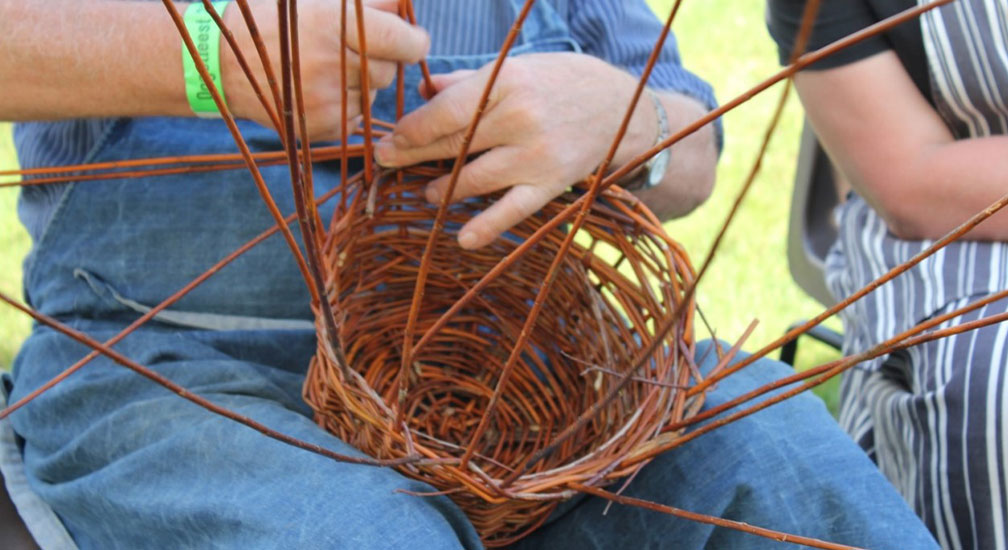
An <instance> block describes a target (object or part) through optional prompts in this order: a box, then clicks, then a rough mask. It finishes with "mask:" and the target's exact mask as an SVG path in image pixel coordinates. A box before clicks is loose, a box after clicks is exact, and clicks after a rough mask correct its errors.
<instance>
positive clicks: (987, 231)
mask: <svg viewBox="0 0 1008 550" xmlns="http://www.w3.org/2000/svg"><path fill="white" fill-rule="evenodd" d="M795 87H796V89H797V90H798V93H799V95H800V96H801V99H802V103H803V104H804V105H805V111H806V114H807V115H808V118H809V120H810V121H811V122H812V126H813V127H814V128H815V131H816V134H817V135H818V136H819V139H820V141H821V142H822V143H823V145H824V146H825V148H826V151H827V152H828V153H829V155H830V158H831V159H832V160H833V162H834V163H835V164H836V166H837V167H838V168H839V169H840V171H841V172H842V173H843V174H844V176H846V178H847V180H848V181H849V182H850V183H851V185H852V186H853V187H854V189H855V190H857V191H858V193H859V194H860V195H861V196H862V197H864V198H865V200H867V201H868V203H869V204H871V205H872V207H873V208H875V210H876V211H877V212H878V213H879V214H880V215H881V216H882V217H883V219H885V221H886V224H887V225H888V227H889V230H890V231H891V232H892V233H893V234H895V235H896V236H898V237H901V238H905V239H935V238H939V237H941V236H943V235H945V234H946V233H947V232H948V231H949V230H950V229H952V228H954V227H956V226H958V225H959V224H961V223H962V222H963V221H965V220H966V219H968V218H969V217H970V216H972V215H973V214H975V213H977V212H979V211H980V210H982V209H984V208H986V207H987V206H988V205H990V204H991V203H992V202H994V201H995V200H997V199H998V198H1000V197H1001V196H1002V195H1004V194H1005V193H1008V155H1006V152H1008V137H1006V136H995V137H986V138H975V139H963V140H956V139H955V137H954V136H953V135H952V133H951V132H950V131H949V129H948V127H947V126H946V125H945V123H944V122H943V121H942V119H941V117H940V116H939V115H938V113H937V112H936V111H935V110H934V108H933V107H932V106H931V105H930V104H929V103H928V102H927V100H926V98H925V97H924V96H923V95H922V94H921V93H920V92H919V91H918V90H917V88H916V86H915V85H914V84H913V82H912V81H911V80H910V77H909V76H908V75H907V73H906V71H905V70H904V69H903V67H902V65H901V64H900V62H899V60H898V59H897V57H896V55H895V54H894V53H893V52H891V51H886V52H883V53H880V54H876V55H874V56H871V57H867V58H865V59H862V60H859V61H857V62H853V63H850V64H848V65H844V66H841V67H837V68H833V69H828V70H823V71H806V72H802V73H799V74H798V75H796V77H795ZM967 238H970V239H987V240H1008V214H1004V213H1001V214H998V215H996V216H994V217H992V218H991V219H990V220H989V221H987V222H985V223H984V224H982V225H980V226H979V227H977V228H976V229H975V230H974V231H972V232H970V233H969V234H968V235H967Z"/></svg>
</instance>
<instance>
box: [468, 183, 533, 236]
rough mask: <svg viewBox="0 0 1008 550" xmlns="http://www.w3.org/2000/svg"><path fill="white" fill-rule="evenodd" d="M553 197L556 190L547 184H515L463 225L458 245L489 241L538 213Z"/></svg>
mask: <svg viewBox="0 0 1008 550" xmlns="http://www.w3.org/2000/svg"><path fill="white" fill-rule="evenodd" d="M552 198H553V193H552V192H551V191H550V190H549V189H548V188H546V187H542V186H537V185H526V184H522V185H516V186H515V187H512V188H511V190H510V191H508V192H507V193H506V194H505V195H504V196H503V197H501V199H500V200H499V201H497V202H495V203H494V204H492V205H491V206H490V208H487V209H486V210H484V211H483V212H481V213H480V214H479V215H478V216H476V217H475V218H473V219H471V220H469V222H468V223H466V224H465V225H463V226H462V229H460V230H459V236H458V241H459V245H460V246H461V247H462V248H466V249H473V248H479V247H481V246H486V245H488V244H490V243H491V242H492V241H493V240H494V239H496V238H497V237H498V236H499V235H500V234H501V233H503V232H505V231H507V230H508V229H510V228H511V227H512V226H514V225H515V224H517V223H518V222H520V221H522V220H523V219H525V218H527V217H529V216H531V215H532V214H534V213H536V212H538V211H539V210H540V209H542V207H543V206H544V205H546V203H548V202H549V201H550V199H552Z"/></svg>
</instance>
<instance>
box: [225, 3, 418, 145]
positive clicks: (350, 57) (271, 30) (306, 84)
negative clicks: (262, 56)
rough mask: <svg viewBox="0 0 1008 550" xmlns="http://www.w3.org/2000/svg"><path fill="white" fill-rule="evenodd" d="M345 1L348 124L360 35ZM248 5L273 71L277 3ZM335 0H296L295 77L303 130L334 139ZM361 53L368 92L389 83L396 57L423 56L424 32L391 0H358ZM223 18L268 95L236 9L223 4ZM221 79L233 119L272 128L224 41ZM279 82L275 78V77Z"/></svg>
mask: <svg viewBox="0 0 1008 550" xmlns="http://www.w3.org/2000/svg"><path fill="white" fill-rule="evenodd" d="M343 1H346V2H347V24H346V42H347V55H346V61H347V67H346V74H347V83H346V85H347V87H348V90H349V95H348V97H347V117H348V119H349V120H351V121H352V122H351V124H350V126H349V127H350V129H351V130H352V129H353V128H354V127H355V126H356V123H355V122H356V119H358V118H359V116H360V115H361V105H362V102H361V87H360V86H361V71H360V59H361V58H360V55H359V53H358V52H359V51H360V42H361V41H360V36H359V35H358V32H357V19H356V18H357V14H356V10H355V8H354V2H353V1H352V0H343ZM250 7H251V10H252V13H253V16H254V17H255V20H256V24H257V26H258V28H259V32H260V33H261V34H262V36H263V41H264V42H265V44H266V48H267V50H268V52H269V55H270V63H271V64H272V66H273V71H274V73H275V74H277V76H278V77H279V71H280V47H279V42H280V39H279V30H278V25H277V9H276V8H277V3H276V2H274V1H270V0H266V1H256V2H252V3H251V5H250ZM340 9H341V7H340V0H302V1H301V2H298V23H299V34H298V39H299V45H300V55H301V82H302V88H303V94H304V102H305V117H306V120H307V125H308V137H309V138H310V139H312V140H336V139H339V138H340V137H341V136H340V126H341V124H340V117H341V112H342V108H341V104H340V101H341V89H342V86H343V83H342V81H341V73H342V71H341V70H340V32H339V31H340ZM361 15H362V17H363V21H364V32H365V37H366V45H367V58H368V74H367V77H368V84H369V88H370V91H371V94H370V97H369V98H367V101H368V104H370V102H371V101H373V100H374V93H375V92H376V91H377V90H378V89H380V88H384V87H387V86H389V85H390V84H391V83H392V82H393V80H394V79H395V74H396V63H398V62H403V63H416V62H418V61H420V60H421V59H423V58H424V56H426V55H427V50H428V48H429V46H430V38H429V37H428V35H427V33H426V32H425V31H424V30H423V29H421V28H420V27H416V26H413V25H410V24H409V23H408V22H406V21H404V20H403V19H401V18H400V17H399V16H398V14H397V2H396V0H365V1H364V10H363V12H362V14H361ZM224 23H225V24H226V25H227V27H228V28H229V29H231V31H232V33H234V36H235V40H236V41H237V43H238V44H239V46H240V48H241V50H242V52H243V54H244V56H245V59H246V61H247V62H248V64H249V66H250V67H251V68H252V71H253V72H254V73H255V76H256V78H257V79H258V81H259V85H260V87H261V88H262V89H263V92H264V93H265V94H266V96H267V98H269V99H270V101H272V99H271V98H272V94H271V93H270V92H269V87H268V83H267V80H266V72H265V71H264V70H263V68H262V63H261V62H260V61H259V55H258V53H257V52H256V49H255V44H254V43H253V42H252V37H251V36H250V35H249V32H248V31H247V29H246V26H245V20H244V18H243V17H242V14H241V10H240V9H239V8H238V6H237V5H233V4H229V5H228V8H227V10H226V11H225V12H224ZM221 73H222V74H221V79H222V80H223V83H224V93H225V97H226V98H227V102H228V107H229V108H230V109H231V111H232V112H233V113H234V114H235V116H237V117H240V118H248V119H252V120H254V121H256V122H258V123H260V124H263V125H264V126H267V127H271V126H272V125H273V124H272V121H271V120H270V118H269V116H268V115H267V114H266V110H265V109H263V107H262V105H261V104H260V102H259V99H258V98H257V97H256V95H255V93H254V92H253V90H252V86H251V85H249V83H248V81H247V79H246V77H245V74H244V73H243V72H242V70H241V67H240V66H239V65H238V62H237V60H236V59H235V56H234V54H233V52H232V51H231V48H230V47H228V45H227V44H226V43H224V42H223V41H222V44H221ZM278 85H279V84H278Z"/></svg>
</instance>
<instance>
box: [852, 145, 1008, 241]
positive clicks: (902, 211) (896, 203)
mask: <svg viewBox="0 0 1008 550" xmlns="http://www.w3.org/2000/svg"><path fill="white" fill-rule="evenodd" d="M898 172H899V173H897V174H894V175H893V176H892V177H893V178H894V179H895V182H893V183H892V184H890V185H885V182H881V181H865V182H862V183H861V185H860V187H864V188H865V191H864V192H865V193H867V194H868V195H869V200H870V201H871V202H872V203H873V206H875V207H876V209H878V210H880V213H881V214H882V216H883V218H885V219H886V222H887V224H888V226H889V228H890V230H891V231H892V232H893V233H894V234H896V235H898V236H900V237H902V238H906V239H938V238H940V237H942V236H943V235H945V234H946V233H948V232H949V231H950V230H952V229H953V228H955V227H957V226H958V225H959V224H961V223H962V222H964V221H966V220H967V219H969V218H970V217H971V216H973V215H974V214H976V213H977V212H979V211H981V210H983V209H984V208H986V207H988V206H989V205H990V204H991V203H993V202H994V201H996V200H998V199H999V198H1001V197H1003V196H1004V195H1006V194H1008V136H992V137H986V138H976V139H967V140H959V141H951V142H948V143H943V144H940V145H934V146H931V147H927V148H924V149H922V150H920V151H919V152H918V153H917V154H916V155H915V158H913V159H908V160H907V162H906V168H905V169H902V170H899V171H898ZM878 177H885V176H884V174H879V176H878ZM856 185H857V184H856ZM967 237H968V238H970V239H980V240H1008V212H999V213H998V214H995V215H994V216H992V217H991V218H990V219H989V220H987V221H986V222H984V223H983V224H981V225H979V226H978V227H977V228H976V229H974V230H973V231H971V232H970V233H969V234H968V235H967Z"/></svg>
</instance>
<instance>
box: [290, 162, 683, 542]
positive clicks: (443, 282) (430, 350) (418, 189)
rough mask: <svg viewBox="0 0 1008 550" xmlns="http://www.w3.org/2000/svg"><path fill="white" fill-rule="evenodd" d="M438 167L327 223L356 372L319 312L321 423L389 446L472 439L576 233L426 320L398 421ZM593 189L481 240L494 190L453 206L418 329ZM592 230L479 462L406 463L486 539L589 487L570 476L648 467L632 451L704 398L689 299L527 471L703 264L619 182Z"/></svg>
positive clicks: (312, 384)
mask: <svg viewBox="0 0 1008 550" xmlns="http://www.w3.org/2000/svg"><path fill="white" fill-rule="evenodd" d="M436 175H438V174H435V173H430V169H425V172H419V173H418V172H412V173H409V174H400V175H398V176H397V177H395V178H384V179H383V181H381V183H380V184H376V185H373V186H371V187H370V188H362V187H360V186H358V187H355V188H352V189H350V192H349V193H348V196H350V197H352V199H351V200H350V204H349V206H348V212H347V213H346V215H345V216H341V217H340V219H341V222H340V223H339V224H338V225H337V226H336V227H335V228H334V229H332V230H331V231H330V233H329V234H328V235H327V242H326V245H325V247H324V251H323V253H324V256H325V264H326V270H327V271H326V277H327V290H328V293H329V300H330V303H331V304H332V305H333V309H334V310H335V315H336V318H337V323H338V332H339V335H338V336H339V337H338V341H339V342H340V344H339V346H340V347H341V350H340V351H341V352H342V354H343V355H344V356H345V358H346V362H347V365H348V366H349V368H350V373H349V377H347V376H345V375H344V371H343V370H342V369H341V368H340V367H339V365H337V364H336V362H335V360H334V356H335V354H334V353H332V350H327V349H326V347H327V344H326V342H325V338H324V331H323V325H322V323H321V322H319V323H317V326H318V330H319V335H320V338H319V342H320V344H319V351H318V353H317V354H316V356H315V358H314V360H313V362H312V365H311V369H310V372H309V376H308V381H307V383H306V386H305V398H306V400H307V401H308V403H309V404H310V405H311V406H312V407H313V408H314V410H315V411H316V420H317V422H318V423H319V424H320V425H321V426H323V427H324V428H326V429H327V430H329V431H330V432H332V433H333V434H335V435H337V436H338V437H340V438H341V439H343V440H345V441H347V442H349V443H351V444H352V445H354V446H356V447H357V448H359V449H360V450H362V451H364V452H365V453H367V454H369V455H371V456H374V457H378V458H400V457H404V456H411V455H421V456H424V457H429V458H456V459H457V458H460V457H461V456H462V455H463V454H464V453H465V448H466V447H467V446H468V445H469V444H470V442H471V440H472V439H473V432H474V431H475V429H476V426H477V424H478V423H479V421H480V419H481V417H482V416H483V415H484V413H485V412H486V409H487V405H488V403H489V401H490V397H491V395H493V392H494V388H495V386H496V385H497V381H498V379H499V376H500V373H501V369H502V368H503V366H504V364H505V363H506V362H507V359H508V356H509V355H510V353H511V351H512V349H513V348H514V346H515V343H516V340H517V337H518V334H519V332H520V331H521V328H522V325H523V323H524V322H525V321H526V319H527V318H528V316H529V311H530V309H531V306H532V303H533V301H534V299H535V297H536V294H537V291H538V289H539V288H540V286H541V283H542V281H543V279H544V277H545V274H546V272H547V270H548V268H549V265H550V263H551V262H552V261H553V259H554V258H555V257H556V255H557V250H558V248H559V247H560V244H561V242H562V240H563V239H564V237H565V236H566V234H567V233H566V232H565V229H564V226H563V225H561V226H560V228H559V229H558V230H556V231H554V232H552V233H548V234H546V236H545V238H543V239H542V240H541V241H539V242H538V244H537V245H535V246H533V247H531V249H530V250H528V252H526V253H524V255H522V256H521V258H520V259H519V260H518V261H517V262H515V263H514V264H513V265H512V266H511V267H510V268H509V269H507V270H506V271H505V272H504V273H503V274H502V275H500V276H499V277H497V278H496V279H495V280H494V282H493V283H491V284H490V285H489V286H488V287H487V288H485V289H484V290H483V291H482V292H480V293H479V294H478V297H477V298H475V299H473V300H471V301H470V302H469V303H468V304H467V305H465V307H463V308H462V309H461V310H460V311H459V312H458V313H457V314H456V315H454V316H453V317H451V318H450V321H449V322H448V323H447V324H446V325H445V326H444V328H442V329H441V330H439V331H437V332H436V333H434V334H432V335H428V336H429V340H428V341H427V342H426V344H425V345H424V346H423V347H422V348H420V349H419V350H418V351H417V352H416V353H415V354H414V357H413V359H414V360H413V361H412V365H409V366H408V369H407V371H406V372H408V380H407V381H406V389H407V392H406V393H405V394H404V399H403V401H402V403H403V404H404V408H403V410H402V417H401V418H402V419H403V422H402V423H397V418H400V417H398V413H399V409H398V407H399V405H398V404H399V398H398V396H399V383H398V382H397V377H398V376H399V372H400V364H401V357H402V348H403V335H404V330H405V326H406V321H407V316H408V313H409V310H410V303H411V301H412V298H413V294H414V287H415V284H416V278H417V273H418V271H419V266H420V259H421V257H422V255H423V253H424V249H425V248H426V245H427V241H428V238H429V235H430V230H431V227H432V221H431V220H433V219H434V217H435V214H436V207H435V206H434V205H431V204H428V203H427V201H426V200H424V198H423V194H422V190H423V185H424V183H426V182H427V181H430V180H431V179H432V178H433V177H434V176H436ZM579 191H580V190H574V191H572V192H570V193H567V194H565V195H563V196H561V197H559V198H558V199H556V200H554V201H553V202H552V203H550V204H549V205H548V206H546V207H545V208H544V209H543V210H542V211H541V212H539V213H538V214H536V215H534V216H533V217H531V218H529V219H527V220H526V221H524V222H522V223H521V224H520V225H519V226H517V227H515V228H513V229H512V230H511V231H510V232H509V233H508V234H507V235H506V236H504V237H502V238H499V239H497V240H496V241H495V242H494V243H493V244H492V245H489V246H487V247H485V248H483V249H480V250H475V251H466V250H463V249H461V248H460V247H459V246H458V245H457V244H456V241H455V235H456V232H457V230H458V228H459V227H461V224H463V223H464V222H466V221H467V220H469V219H470V218H471V217H472V216H473V215H474V214H475V213H477V212H479V211H482V210H483V209H484V208H486V207H487V206H488V205H489V204H490V202H491V201H492V200H493V199H494V198H495V197H489V198H485V199H475V200H471V201H465V202H462V203H460V204H456V205H454V206H453V207H451V209H450V211H449V213H448V219H447V225H446V230H445V232H444V234H443V236H441V237H440V238H439V240H438V241H437V244H436V248H435V252H434V256H433V263H432V268H431V270H430V272H429V277H428V280H427V284H426V288H425V290H424V294H423V302H422V308H421V310H420V316H419V319H418V322H417V325H416V326H417V329H416V340H419V339H420V337H422V336H424V335H427V333H428V331H429V330H430V328H431V326H432V325H433V324H434V323H435V321H436V320H437V319H438V318H439V317H440V316H441V315H442V314H443V313H444V312H445V311H446V310H447V309H448V308H449V306H451V305H452V304H454V303H455V302H456V301H458V300H459V299H460V298H461V297H462V296H463V294H464V293H465V291H466V290H467V289H469V288H471V287H472V286H473V285H475V284H476V282H477V281H479V280H480V278H482V277H483V276H484V275H485V274H486V273H487V272H488V271H489V270H490V269H491V268H493V267H494V266H495V265H496V264H497V263H498V262H499V261H500V259H501V258H502V257H504V256H505V255H507V254H508V253H510V252H511V251H513V250H514V249H515V248H516V247H517V246H518V244H519V243H521V242H523V241H524V240H526V239H528V238H529V237H530V236H531V235H532V234H533V233H534V232H535V230H536V229H537V228H539V227H540V226H542V225H543V224H544V223H545V222H546V221H547V220H549V219H550V218H552V217H554V216H556V215H557V214H558V213H559V212H560V211H561V210H562V209H563V208H564V207H565V206H567V205H569V204H570V203H571V202H572V201H573V200H575V199H577V198H578V197H579V196H580V195H581V193H580V192H579ZM567 227H569V226H567ZM576 237H577V238H576V240H575V243H574V245H573V247H572V249H571V250H570V251H569V253H568V254H567V256H566V257H565V258H564V261H563V263H562V264H561V271H560V272H559V274H558V276H557V278H556V280H555V282H554V284H553V286H552V288H551V290H550V292H549V294H548V298H547V301H546V303H545V304H544V307H543V309H542V312H541V315H540V317H539V320H538V322H537V324H536V325H535V330H534V331H533V333H532V334H531V338H529V340H528V343H527V345H526V346H525V349H522V350H520V356H519V358H520V360H519V361H518V364H517V366H516V369H515V371H514V372H513V374H512V376H511V377H510V379H509V381H508V383H507V385H506V386H505V388H504V392H503V394H502V397H501V399H500V401H499V403H498V405H497V406H496V409H495V411H494V413H493V415H492V417H491V422H490V424H489V428H488V429H487V430H486V431H485V433H484V434H483V435H482V437H481V438H480V439H479V441H478V443H477V445H476V447H475V452H474V454H473V455H472V458H471V460H470V461H469V462H468V463H467V464H466V465H465V467H464V468H462V467H461V466H460V463H459V461H458V460H455V461H450V462H446V463H441V464H427V465H407V466H402V467H400V468H399V469H400V471H401V472H402V473H403V474H405V475H407V476H410V477H413V478H416V479H419V480H422V481H424V482H427V483H429V484H430V485H431V486H432V487H433V488H434V490H436V491H438V492H440V493H443V494H447V495H449V497H450V498H452V499H453V500H454V501H455V502H456V503H457V504H458V505H459V506H461V508H462V509H463V510H464V511H465V512H466V513H467V514H468V516H469V518H470V519H471V520H472V522H473V524H474V525H475V526H476V529H477V530H478V531H479V533H480V534H481V536H482V537H483V540H484V542H485V543H486V544H487V545H488V546H501V545H505V544H508V543H510V542H512V541H514V540H516V539H518V538H520V537H521V536H523V535H524V534H527V533H528V532H529V531H530V530H532V529H534V528H535V527H537V526H538V525H540V524H541V523H542V522H543V521H544V520H545V519H546V517H547V516H548V515H549V513H550V512H551V511H552V509H553V508H554V507H555V506H556V504H557V503H558V502H560V501H561V500H563V499H565V498H569V497H570V496H572V495H573V491H571V490H570V488H569V484H570V483H581V484H586V485H595V486H600V485H606V484H608V483H611V482H612V481H614V480H615V479H617V478H620V477H624V476H627V475H629V474H631V473H632V472H633V471H634V470H635V469H636V468H638V467H639V466H640V464H639V462H634V463H632V464H625V462H629V461H628V460H627V459H628V458H630V457H633V456H634V455H635V453H640V452H642V451H644V450H646V449H647V448H648V447H649V446H650V445H653V444H654V440H655V438H656V436H657V435H658V432H659V430H660V429H661V428H662V427H663V426H665V425H667V424H669V423H672V422H675V421H678V420H681V419H682V418H683V416H684V415H686V414H689V412H688V411H692V410H695V408H696V406H697V405H698V403H697V402H696V401H695V400H694V401H691V402H687V400H686V398H685V394H684V392H683V391H682V388H683V387H685V386H686V385H687V384H688V383H690V382H691V380H692V373H691V372H690V369H689V368H687V361H688V360H690V359H688V358H691V357H692V352H693V336H692V334H693V327H692V320H693V307H692V304H685V305H684V307H682V308H679V309H680V310H681V313H680V316H681V319H680V322H679V323H678V324H677V325H676V326H675V328H674V329H673V330H672V331H671V332H670V333H669V334H668V335H666V336H665V337H664V341H663V342H662V343H661V345H659V346H658V347H657V349H656V351H655V352H654V353H653V354H652V356H651V357H649V358H647V359H646V361H645V363H644V365H643V366H642V367H641V368H639V369H638V372H636V373H635V376H636V377H637V378H635V379H634V381H633V382H631V383H630V384H629V385H628V386H626V388H625V389H624V390H623V391H621V392H620V393H619V394H618V395H617V397H616V398H615V399H612V400H611V402H609V403H608V404H607V405H606V406H605V407H603V408H602V410H601V411H600V412H599V413H598V414H597V415H595V416H594V418H593V419H592V420H591V421H590V422H588V423H586V424H585V425H584V427H583V428H582V429H580V430H579V431H578V432H577V433H576V434H575V435H574V437H571V438H569V439H567V440H566V441H565V442H564V443H563V444H562V445H560V446H559V447H558V448H557V449H556V450H555V451H554V452H552V453H551V454H549V455H548V456H546V457H545V458H543V459H542V460H540V461H538V462H537V463H535V464H534V465H533V466H532V467H531V468H528V471H524V472H523V473H521V474H520V475H518V473H520V472H522V471H523V467H524V466H525V465H526V462H527V461H528V459H529V458H530V457H531V456H532V455H533V454H535V453H536V452H537V451H539V450H541V449H543V448H544V447H546V446H547V445H549V444H550V443H551V442H552V441H553V440H554V438H555V437H556V436H557V435H558V434H559V433H560V432H561V431H562V430H564V429H565V428H567V427H568V426H570V425H571V424H572V423H574V421H575V420H576V419H577V418H578V417H579V416H580V415H582V413H584V412H585V411H587V410H588V409H589V408H590V407H592V406H593V405H595V404H597V403H599V402H600V401H602V399H603V397H604V396H605V395H606V394H607V393H609V390H610V389H611V388H612V387H613V386H614V385H616V384H617V383H618V382H619V380H620V378H621V376H620V375H621V374H622V373H624V372H626V371H627V370H628V369H630V368H631V367H633V365H634V363H635V357H637V356H638V355H639V354H640V353H641V352H642V351H643V350H642V348H643V347H644V345H646V344H648V343H650V342H652V341H653V339H654V338H655V337H656V335H655V334H654V331H655V330H656V329H657V328H658V327H660V326H661V325H662V324H663V323H664V322H665V321H666V320H667V319H669V316H670V315H672V314H673V310H675V309H677V306H679V304H680V302H681V301H682V299H683V289H684V286H685V285H687V284H689V283H690V282H691V281H692V279H693V277H694V273H693V270H692V267H691V266H690V264H689V261H688V259H687V257H686V255H685V253H684V252H683V250H682V249H681V248H680V247H679V245H678V244H676V243H675V242H673V241H672V240H671V239H669V238H668V237H667V236H666V235H665V234H664V233H663V232H662V230H661V225H660V224H659V223H658V221H657V220H656V219H655V218H654V216H653V215H652V214H651V213H650V212H648V211H647V210H646V208H644V207H643V206H642V205H641V204H640V203H639V201H637V200H636V199H635V198H634V197H633V196H632V195H630V194H629V193H627V192H625V191H622V190H620V189H618V188H612V189H611V190H609V191H606V192H605V193H603V195H602V196H601V197H600V198H599V200H598V201H597V202H596V204H595V206H594V207H593V208H592V209H591V211H590V213H589V215H588V218H587V221H586V223H585V225H584V227H583V228H582V229H581V230H580V231H579V233H578V235H577V236H576ZM414 344H415V342H414ZM348 378H349V379H348ZM656 382H657V383H656ZM403 424H405V425H406V426H408V433H407V430H406V429H405V428H404V425H403ZM665 435H666V436H667V435H668V434H665ZM511 478H513V479H511ZM505 480H509V481H510V482H506V481H505ZM418 498H422V497H418Z"/></svg>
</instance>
